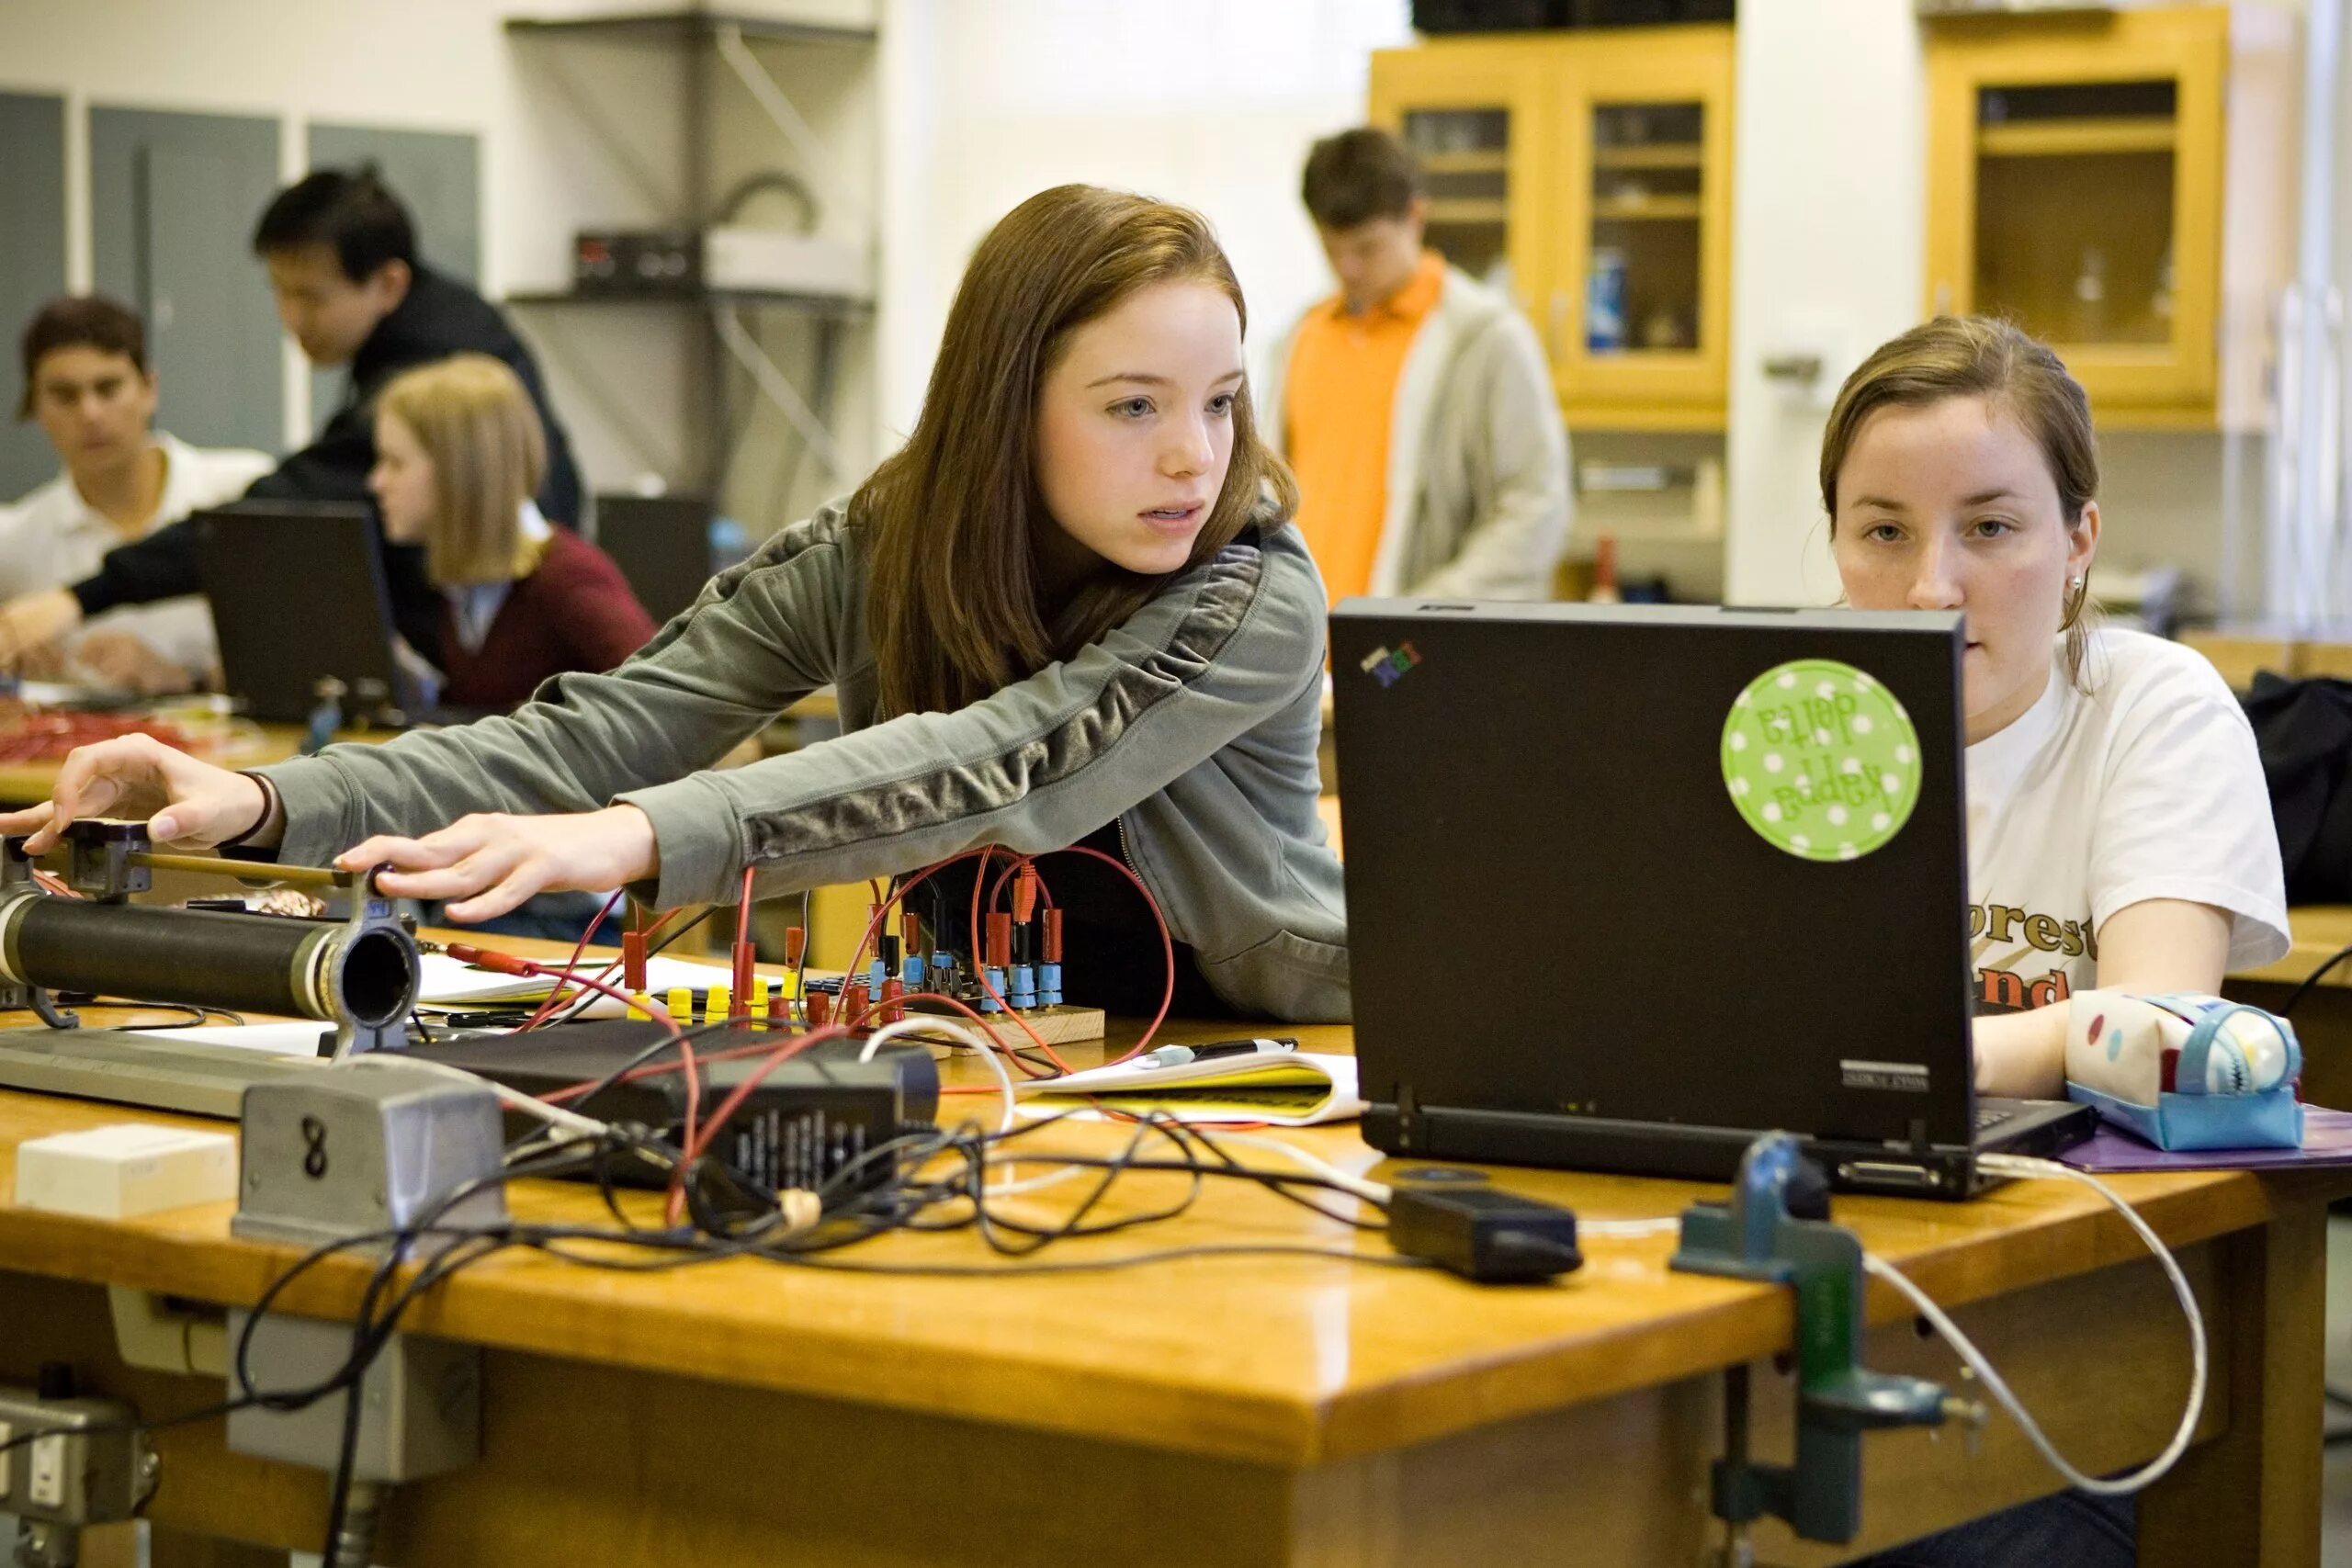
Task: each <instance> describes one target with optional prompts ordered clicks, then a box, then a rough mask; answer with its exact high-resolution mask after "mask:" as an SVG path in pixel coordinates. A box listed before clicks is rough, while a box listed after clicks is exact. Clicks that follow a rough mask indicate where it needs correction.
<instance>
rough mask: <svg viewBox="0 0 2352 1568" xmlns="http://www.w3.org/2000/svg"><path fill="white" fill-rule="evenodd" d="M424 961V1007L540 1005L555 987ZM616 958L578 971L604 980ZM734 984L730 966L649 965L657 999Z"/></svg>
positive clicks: (663, 960) (590, 957)
mask: <svg viewBox="0 0 2352 1568" xmlns="http://www.w3.org/2000/svg"><path fill="white" fill-rule="evenodd" d="M420 957H421V959H422V974H421V978H420V981H419V984H418V987H417V1001H418V1004H419V1005H420V1006H423V1007H430V1008H444V1009H447V1008H469V1007H481V1006H482V1005H484V1004H486V1003H495V1002H525V1001H538V1000H541V999H542V998H545V997H546V996H547V995H548V991H549V989H550V988H551V985H550V982H549V981H548V978H547V977H546V976H540V975H501V974H499V973H498V972H497V971H495V970H492V969H477V968H474V967H473V966H472V965H471V964H463V963H460V962H459V961H458V960H457V959H455V958H452V957H450V956H449V955H448V954H447V953H423V954H420ZM615 959H616V955H615V954H612V953H605V952H603V951H596V952H592V953H587V954H585V955H583V956H582V959H581V961H580V966H579V970H578V972H579V973H580V974H582V975H585V976H602V975H603V971H604V968H605V964H607V963H610V962H614V961H615ZM557 962H560V960H559V961H557ZM620 978H621V972H620V970H619V969H618V968H615V969H614V971H613V973H612V975H611V976H609V977H606V981H605V983H606V984H608V985H618V984H619V983H620ZM734 983H735V973H734V971H733V970H732V969H729V967H727V966H726V965H725V964H697V963H695V962H694V961H693V960H691V959H684V958H670V957H666V956H662V955H660V954H656V955H655V956H654V957H652V958H649V959H647V960H646V962H645V984H646V989H647V990H649V991H650V992H652V993H653V994H654V995H656V996H659V995H660V994H661V993H662V992H664V991H667V990H669V989H670V988H671V987H674V986H684V987H686V988H687V989H688V990H694V991H701V990H709V989H711V988H712V987H727V986H731V985H733V984H734ZM605 1000H606V1001H607V1002H608V1003H609V1004H610V1006H611V1009H612V1010H613V1011H615V1012H618V1011H619V1010H620V1003H618V1002H616V1001H612V999H611V998H605Z"/></svg>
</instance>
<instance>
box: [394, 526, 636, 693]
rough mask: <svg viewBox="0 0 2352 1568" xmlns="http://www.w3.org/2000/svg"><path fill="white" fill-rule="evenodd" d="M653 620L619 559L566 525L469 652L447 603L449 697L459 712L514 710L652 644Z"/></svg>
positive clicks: (444, 635) (444, 664)
mask: <svg viewBox="0 0 2352 1568" xmlns="http://www.w3.org/2000/svg"><path fill="white" fill-rule="evenodd" d="M652 636H653V617H652V616H650V615H647V614H646V613H645V606H644V605H642V604H639V603H638V602H637V595H636V594H635V593H633V592H630V591H629V586H628V579H627V578H624V577H623V576H622V575H621V569H620V568H619V567H617V566H616V565H614V564H613V558H612V557H610V556H608V555H606V554H605V552H604V551H602V550H600V549H598V548H597V547H595V546H594V545H592V544H590V543H589V542H588V541H587V540H585V539H583V538H582V537H581V536H579V535H577V534H575V533H573V532H572V531H571V529H569V528H566V527H564V526H563V525H560V524H558V525H555V526H554V529H553V532H552V534H551V535H550V536H549V538H548V547H547V553H546V554H544V555H542V556H541V557H540V558H539V569H538V570H537V571H535V572H533V573H531V575H530V576H528V577H526V578H524V579H523V580H522V581H519V582H517V583H515V586H514V587H513V588H512V589H510V590H508V592H507V594H506V602H505V603H504V604H501V605H500V606H499V607H498V614H497V615H496V616H495V617H494V618H493V619H492V621H491V623H490V635H489V636H487V637H483V638H482V639H481V647H480V648H478V649H474V651H473V652H471V653H468V652H467V651H466V650H465V649H464V648H462V647H461V646H459V644H458V626H457V617H456V615H453V614H452V613H451V611H450V609H449V607H448V605H447V604H443V605H442V606H441V649H440V652H441V660H440V662H441V668H442V670H443V671H446V672H447V676H448V683H447V685H446V686H444V687H443V688H442V691H441V700H442V702H444V703H446V704H447V705H449V706H451V707H459V708H511V707H514V706H515V705H518V704H520V703H521V702H523V701H524V699H526V698H527V697H528V696H529V695H530V694H531V693H532V692H533V691H535V690H537V687H538V684H539V682H542V681H544V680H546V679H547V678H548V677H549V676H550V675H560V674H562V673H563V672H564V671H567V670H586V671H606V670H610V669H611V668H612V667H613V666H614V665H616V664H618V663H619V662H620V661H621V660H624V659H627V658H628V656H629V655H630V654H632V653H635V652H636V651H637V650H638V649H640V648H642V647H644V646H645V644H646V642H647V641H648V640H649V639H650V638H651V637H652Z"/></svg>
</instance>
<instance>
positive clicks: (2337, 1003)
mask: <svg viewBox="0 0 2352 1568" xmlns="http://www.w3.org/2000/svg"><path fill="white" fill-rule="evenodd" d="M2287 926H2288V931H2289V934H2290V936H2292V937H2293V939H2294V945H2293V946H2292V947H2290V948H2289V949H2288V950H2287V955H2286V956H2285V957H2284V958H2281V959H2279V960H2278V962H2277V963H2275V964H2265V965H2264V966H2263V967H2261V968H2259V969H2248V970H2245V971H2242V972H2240V973H2238V974H2234V975H2232V976H2230V977H2229V978H2228V979H2227V980H2225V981H2224V982H2222V994H2223V995H2224V996H2227V997H2229V998H2231V999H2232V1000H2233V1001H2242V1002H2251V1003H2252V1004H2254V1005H2255V1006H2256V1007H2259V1008H2268V1009H2270V1010H2272V1011H2274V1012H2275V1011H2277V1010H2279V1009H2280V1008H2282V1007H2284V1006H2285V1005H2286V1004H2287V998H2290V997H2291V996H2292V995H2294V992H2295V988H2296V987H2298V986H2300V985H2301V984H2302V983H2303V981H2304V980H2305V979H2306V978H2307V977H2309V976H2311V975H2312V973H2313V972H2314V971H2315V970H2317V969H2318V968H2319V966H2320V965H2321V964H2324V963H2326V962H2327V961H2328V960H2329V959H2331V958H2333V957H2335V955H2336V954H2337V953H2341V952H2342V951H2344V949H2345V948H2346V947H2352V905H2346V904H2305V905H2301V906H2299V907H2297V908H2292V909H2290V910H2288V911H2287ZM2294 1021H2295V1032H2296V1033H2297V1035H2298V1036H2299V1037H2300V1038H2301V1042H2302V1046H2303V1098H2305V1099H2306V1100H2311V1101H2312V1103H2314V1104H2318V1105H2332V1106H2352V958H2347V959H2346V960H2345V961H2344V962H2343V963H2341V964H2337V965H2336V966H2335V968H2334V969H2333V970H2331V971H2329V973H2328V975H2327V976H2326V977H2325V978H2324V979H2323V980H2321V981H2320V983H2319V984H2318V985H2316V986H2313V987H2312V988H2311V991H2310V993H2309V994H2308V995H2306V996H2305V997H2304V998H2302V1000H2301V1001H2300V1002H2297V1003H2296V1004H2295V1013H2294Z"/></svg>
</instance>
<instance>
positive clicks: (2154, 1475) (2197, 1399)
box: [1862, 1154, 2206, 1497]
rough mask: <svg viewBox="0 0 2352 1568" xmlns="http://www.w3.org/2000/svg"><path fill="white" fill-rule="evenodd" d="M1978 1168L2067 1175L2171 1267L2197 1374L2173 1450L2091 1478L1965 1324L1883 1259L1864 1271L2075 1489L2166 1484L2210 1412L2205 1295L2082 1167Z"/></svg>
mask: <svg viewBox="0 0 2352 1568" xmlns="http://www.w3.org/2000/svg"><path fill="white" fill-rule="evenodd" d="M1976 1163H1977V1164H1978V1165H1979V1166H1980V1167H1982V1168H1984V1169H1985V1170H1986V1171H1989V1172H1991V1173H1992V1174H1994V1175H1996V1176H2014V1177H2026V1178H2032V1177H2059V1178H2064V1179H2066V1180H2069V1181H2077V1182H2080V1183H2081V1184H2082V1185H2084V1186H2086V1187H2087V1188H2089V1189H2090V1190H2092V1191H2094V1192H2097V1193H2098V1195H2099V1196H2100V1197H2102V1198H2104V1199H2106V1200H2107V1201H2108V1202H2109V1203H2110V1204H2112V1205H2114V1207H2115V1212H2116V1213H2120V1214H2121V1215H2122V1216H2123V1218H2124V1220H2125V1221H2126V1223H2128V1224H2130V1225H2131V1228H2132V1229H2133V1230H2135V1231H2137V1232H2139V1234H2140V1239H2141V1240H2142V1241H2143V1242H2146V1243H2147V1244H2148V1250H2149V1251H2150V1252H2153V1253H2154V1254H2155V1257H2156V1261H2157V1262H2159V1263H2161V1264H2163V1265H2164V1269H2165V1275H2166V1276H2167V1277H2169V1278H2170V1279H2171V1280H2172V1288H2173V1292H2174V1294H2176V1295H2177V1296H2178V1297H2179V1298H2180V1310H2181V1313H2182V1314H2183V1315H2184V1316H2186V1317H2187V1318H2188V1346H2189V1355H2190V1368H2191V1371H2190V1372H2189V1377H2188V1408H2187V1409H2185V1410H2183V1411H2182V1412H2181V1416H2180V1427H2179V1429H2178V1430H2177V1431H2175V1432H2174V1433H2173V1436H2172V1441H2171V1442H2169V1443H2167V1444H2165V1450H2164V1451H2163V1452H2162V1453H2160V1454H2158V1455H2157V1456H2156V1457H2155V1458H2154V1459H2152V1460H2150V1461H2148V1462H2147V1463H2146V1464H2144V1465H2143V1466H2141V1467H2140V1468H2139V1469H2138V1470H2136V1471H2134V1472H2131V1474H2129V1475H2124V1476H2118V1477H2117V1478H2116V1479H2114V1480H2112V1481H2105V1480H2101V1479H2100V1478H2098V1476H2095V1475H2085V1474H2084V1473H2083V1472H2081V1471H2079V1470H2076V1469H2075V1467H2074V1466H2073V1465H2071V1464H2069V1463H2067V1462H2066V1459H2065V1456H2064V1455H2063V1454H2061V1453H2060V1452H2059V1451H2058V1450H2057V1449H2056V1448H2055V1447H2054V1446H2053V1445H2052V1443H2051V1441H2050V1438H2048V1437H2047V1436H2046V1435H2045V1434H2044V1433H2043V1432H2042V1430H2041V1427H2040V1425H2038V1424H2037V1423H2036V1422H2035V1421H2034V1419H2033V1417H2032V1416H2030V1415H2029V1414H2028V1413H2027V1411H2026V1408H2025V1405H2024V1404H2022V1403H2021V1402H2019V1400H2018V1396H2017V1395H2016V1394H2015V1393H2012V1392H2011V1391H2010V1388H2009V1385H2008V1384H2007V1382H2003V1381H2002V1380H2001V1374H2000V1373H1999V1372H1997V1371H1994V1370H1993V1363H1992V1362H1990V1361H1988V1360H1986V1359H1985V1353H1984V1352H1983V1351H1982V1350H1979V1349H1978V1348H1976V1346H1975V1344H1974V1342H1973V1341H1972V1340H1971V1339H1970V1338H1969V1337H1968V1336H1966V1335H1965V1334H1962V1332H1961V1331H1960V1325H1958V1324H1956V1323H1954V1322H1952V1320H1951V1317H1950V1315H1949V1314H1946V1313H1945V1311H1944V1309H1943V1308H1941V1307H1939V1306H1938V1305H1937V1304H1936V1303H1935V1301H1934V1299H1933V1298H1931V1297H1930V1296H1929V1295H1928V1293H1927V1292H1925V1291H1923V1290H1921V1289H1920V1288H1919V1287H1918V1286H1917V1285H1915V1284H1913V1283H1912V1282H1911V1280H1910V1279H1909V1278H1908V1277H1907V1276H1905V1274H1904V1273H1903V1271H1902V1270H1901V1269H1897V1268H1895V1267H1894V1264H1892V1263H1889V1262H1887V1261H1886V1260H1885V1259H1884V1258H1878V1257H1874V1256H1872V1255H1871V1254H1869V1253H1864V1254H1863V1255H1862V1267H1863V1268H1864V1269H1868V1270H1870V1272H1871V1273H1872V1274H1873V1275H1875V1276H1877V1277H1878V1278H1879V1279H1882V1280H1885V1281H1886V1282H1887V1283H1888V1284H1890V1285H1892V1286H1894V1288H1895V1289H1896V1290H1897V1291H1900V1292H1902V1293H1903V1294H1904V1295H1905V1296H1907V1297H1909V1298H1910V1301H1911V1304H1912V1305H1913V1306H1915V1307H1917V1308H1918V1309H1919V1315H1920V1316H1922V1317H1924V1318H1926V1319H1927V1320H1928V1322H1929V1323H1931V1324H1933V1325H1935V1326H1936V1332H1938V1333H1939V1334H1941V1335H1942V1336H1943V1337H1945V1338H1946V1339H1948V1340H1950V1341H1951V1348H1953V1349H1954V1350H1956V1351H1958V1352H1959V1353H1960V1359H1962V1361H1965V1362H1966V1363H1967V1364H1968V1366H1969V1369H1970V1370H1971V1371H1973V1372H1975V1374H1976V1375H1977V1377H1978V1378H1980V1379H1982V1380H1983V1381H1984V1383H1985V1388H1986V1389H1988V1390H1990V1391H1991V1393H1992V1395H1993V1397H1994V1398H1995V1399H1996V1400H1997V1401H1999V1402H2000V1404H2001V1407H2002V1408H2003V1409H2005V1410H2007V1412H2008V1413H2009V1414H2010V1416H2013V1417H2015V1418H2016V1420H2017V1424H2018V1426H2019V1427H2023V1428H2024V1430H2025V1435H2026V1437H2027V1438H2030V1439H2031V1441H2032V1443H2033V1446H2034V1448H2035V1449H2037V1450H2040V1452H2041V1457H2042V1458H2043V1459H2045V1460H2047V1461H2050V1467H2051V1468H2052V1470H2055V1471H2056V1472H2058V1473H2059V1474H2061V1475H2063V1476H2064V1477H2065V1478H2066V1481H2067V1483H2068V1484H2070V1485H2073V1486H2075V1487H2076V1488H2078V1489H2080V1490H2082V1491H2085V1492H2089V1493H2093V1494H2096V1495H2099V1496H2104V1497H2124V1496H2129V1495H2131V1494H2132V1493H2134V1492H2138V1491H2140V1490H2141V1489H2143V1487H2146V1486H2150V1485H2153V1484H2154V1483H2155V1482H2157V1481H2159V1480H2162V1479H2163V1478H2164V1476H2165V1472H2168V1471H2170V1470H2171V1469H2172V1467H2173V1465H2174V1464H2175V1463H2176V1462H2177V1461H2179V1459H2180V1456H2181V1455H2182V1454H2183V1453H2185V1452H2187V1451H2188V1443H2189V1439H2190V1438H2192V1437H2194V1436H2195V1435H2196V1431H2197V1417H2198V1416H2199V1413H2200V1412H2202V1411H2203V1410H2204V1408H2205V1362H2206V1345H2205V1315H2204V1314H2203V1313H2201V1312H2199V1310H2198V1307H2197V1294H2196V1292H2193V1291H2191V1290H2190V1289H2189V1288H2188V1276H2187V1275H2185V1274H2183V1273H2182V1272H2181V1271H2180V1264H2179V1262H2178V1261H2177V1259H2175V1258H2174V1257H2173V1255H2172V1250H2171V1249H2170V1248H2169V1247H2165V1244H2164V1240H2163V1238H2162V1237H2160V1236H2158V1235H2156V1233H2155V1232H2154V1230H2153V1229H2151V1228H2150V1227H2149V1224H2148V1222H2147V1221H2145V1220H2143V1219H2142V1218H2141V1217H2140V1216H2139V1214H2138V1213H2135V1212H2133V1210H2132V1208H2131V1204H2129V1203H2127V1202H2125V1201H2124V1200H2123V1198H2122V1196H2121V1194H2120V1193H2118V1192H2117V1191H2116V1190H2114V1189H2113V1188H2111V1187H2109V1185H2108V1184H2107V1183H2106V1182H2104V1181H2101V1180H2100V1179H2098V1177H2096V1176H2093V1175H2091V1174H2090V1173H2089V1172H2088V1171H2082V1170H2076V1169H2075V1168H2074V1167H2072V1166H2070V1165H2061V1164H2060V1163H2058V1162H2057V1161H2056V1160H2048V1159H2030V1158H2027V1157H2025V1156H2018V1155H1993V1154H1988V1155H1981V1156H1978V1157H1977V1162H1976Z"/></svg>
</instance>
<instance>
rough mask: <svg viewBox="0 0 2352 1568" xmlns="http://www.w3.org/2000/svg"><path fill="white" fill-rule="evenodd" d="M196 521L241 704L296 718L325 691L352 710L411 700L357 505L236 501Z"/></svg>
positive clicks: (384, 713)
mask: <svg viewBox="0 0 2352 1568" xmlns="http://www.w3.org/2000/svg"><path fill="white" fill-rule="evenodd" d="M195 523H196V526H197V537H198V559H199V561H200V563H201V564H200V570H201V573H202V581H203V584H204V593H205V597H206V598H208V599H209V600H211V602H212V625H213V629H214V631H215V633H216V634H217V635H218V637H219V638H220V669H221V673H222V684H223V686H224V688H225V689H226V690H227V692H228V693H229V694H230V695H231V696H232V697H233V698H234V699H236V701H237V704H238V705H239V706H240V707H241V708H242V709H243V711H244V712H245V713H246V714H248V715H249V716H252V717H254V718H257V719H261V720H263V721H265V722H268V723H280V724H300V723H303V722H304V721H306V720H307V719H308V718H309V717H310V716H311V713H312V712H314V711H315V710H316V709H317V708H318V706H319V705H320V703H321V701H322V698H323V697H325V696H326V695H328V694H334V695H335V696H336V697H337V700H338V701H339V702H340V703H341V705H342V707H343V709H344V711H345V713H346V714H350V715H353V716H360V715H368V716H372V717H377V718H380V719H385V720H394V721H396V718H395V716H396V715H398V714H403V713H404V714H409V715H413V714H416V713H417V712H418V711H419V710H420V708H421V707H422V706H423V704H422V703H421V701H420V700H419V699H420V697H421V693H420V692H419V691H418V689H417V682H416V681H415V679H414V677H413V676H412V675H411V674H409V673H408V672H406V671H403V670H402V669H401V662H400V660H399V658H398V656H397V655H396V654H395V653H394V651H393V637H394V634H393V630H392V612H391V600H390V593H389V592H387V590H386V587H385V582H384V566H383V557H382V553H381V550H380V548H379V546H378V543H377V536H376V524H375V519H374V517H373V515H372V513H370V512H369V510H368V508H367V507H364V506H358V505H352V504H347V503H343V502H321V501H300V502H293V501H239V502H231V503H230V504H229V505H226V506H219V507H214V508H213V509H211V510H210V511H208V512H199V513H196V514H195ZM330 682H334V683H337V684H339V688H340V689H339V691H338V690H337V685H336V684H330Z"/></svg>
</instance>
